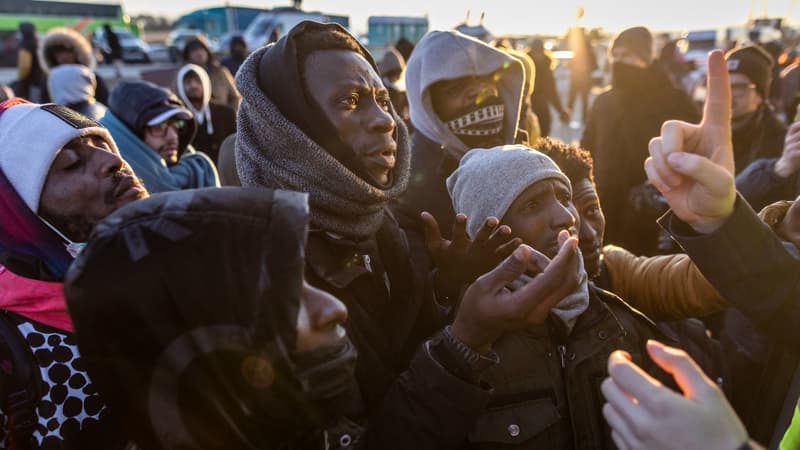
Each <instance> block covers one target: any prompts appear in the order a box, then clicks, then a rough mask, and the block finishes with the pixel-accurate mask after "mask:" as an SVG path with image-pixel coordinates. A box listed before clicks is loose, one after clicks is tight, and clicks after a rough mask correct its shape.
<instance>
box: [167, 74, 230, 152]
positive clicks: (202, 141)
mask: <svg viewBox="0 0 800 450" xmlns="http://www.w3.org/2000/svg"><path fill="white" fill-rule="evenodd" d="M190 72H191V73H194V74H196V75H197V76H198V78H200V84H202V86H203V103H202V105H201V106H200V108H199V109H195V107H194V105H193V104H192V102H191V101H190V100H189V98H188V97H187V96H186V92H185V91H184V87H183V79H184V78H185V77H186V75H187V74H189V73H190ZM175 92H177V93H178V97H179V98H180V99H181V101H183V104H184V105H186V107H187V108H188V109H189V110H190V111H191V112H192V114H193V115H194V118H195V120H196V121H197V134H196V135H195V137H194V141H192V146H193V147H194V148H195V149H196V150H199V151H201V152H203V153H205V154H207V155H208V156H209V157H210V158H211V160H212V161H214V163H216V162H217V159H218V157H219V149H220V145H222V141H223V140H224V139H225V138H226V137H228V136H230V135H231V134H234V133H236V112H235V111H234V110H232V109H231V108H230V107H228V106H226V105H221V104H216V103H211V80H210V79H209V78H208V73H207V72H206V71H205V70H204V69H203V68H202V67H200V66H198V65H196V64H186V65H184V66H183V67H181V68H180V70H179V71H178V75H177V76H176V79H175Z"/></svg>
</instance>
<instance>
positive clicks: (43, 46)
mask: <svg viewBox="0 0 800 450" xmlns="http://www.w3.org/2000/svg"><path fill="white" fill-rule="evenodd" d="M55 46H61V47H66V48H71V49H72V51H73V52H74V53H75V58H76V63H77V64H80V65H82V66H86V67H88V68H89V70H91V71H92V72H94V74H95V79H96V88H95V98H96V99H97V101H99V102H100V103H103V104H108V96H109V90H108V87H107V86H106V83H105V81H104V80H103V79H102V78H100V77H99V76H97V73H96V70H97V60H95V58H94V52H93V51H92V44H91V43H89V41H88V40H87V39H86V38H85V37H83V36H81V34H80V33H78V32H77V31H75V30H73V29H72V28H66V27H58V28H53V29H51V30H50V31H48V32H47V34H45V36H44V38H42V41H41V42H40V45H39V64H40V65H41V67H42V70H43V71H44V73H45V74H46V75H48V76H49V73H50V71H51V70H53V68H54V67H56V66H57V65H58V62H57V61H56V60H55V58H54V55H53V54H52V49H53V47H55ZM45 95H48V94H47V93H45ZM47 100H49V97H47V98H45V99H43V100H42V103H46V102H47Z"/></svg>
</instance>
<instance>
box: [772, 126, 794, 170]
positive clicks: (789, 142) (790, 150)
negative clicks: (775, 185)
mask: <svg viewBox="0 0 800 450" xmlns="http://www.w3.org/2000/svg"><path fill="white" fill-rule="evenodd" d="M774 170H775V174H776V175H778V176H779V177H781V178H789V177H790V176H792V175H793V174H794V173H796V172H797V171H798V170H800V121H796V122H795V123H793V124H792V126H790V127H789V131H788V132H787V133H786V140H785V141H784V143H783V153H782V154H781V157H780V158H778V161H776V162H775V169H774Z"/></svg>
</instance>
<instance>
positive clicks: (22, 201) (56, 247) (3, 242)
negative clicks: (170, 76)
mask: <svg viewBox="0 0 800 450" xmlns="http://www.w3.org/2000/svg"><path fill="white" fill-rule="evenodd" d="M147 195H148V194H147V191H146V190H145V189H144V187H143V186H142V185H141V183H140V182H139V179H138V178H137V177H136V176H135V175H134V173H133V172H132V171H131V169H130V168H129V167H128V165H127V164H126V163H125V161H123V160H122V158H120V156H119V151H118V150H117V146H116V144H115V143H114V140H113V139H112V138H111V135H110V134H109V133H108V131H107V130H106V129H105V128H103V127H102V126H100V125H99V124H98V123H97V122H95V121H93V120H90V119H88V118H86V117H84V116H81V115H80V114H77V113H75V112H74V111H72V110H70V109H69V108H67V107H65V106H62V105H55V104H48V105H38V104H33V103H27V102H25V101H24V100H20V99H11V100H7V101H6V102H3V103H0V361H3V362H4V369H7V370H4V371H2V373H0V386H2V389H0V411H2V412H0V423H2V424H3V430H2V431H1V432H0V447H3V448H118V446H119V444H120V442H119V440H120V435H121V434H120V432H119V430H118V429H117V428H116V426H115V425H113V423H112V421H111V420H110V418H109V416H108V410H107V409H106V408H105V406H104V404H103V401H102V400H101V399H100V398H99V396H98V394H97V391H96V389H95V388H94V387H93V386H92V384H91V382H90V381H89V378H88V376H87V374H86V372H85V371H84V369H83V368H82V366H81V365H80V363H79V362H78V360H79V354H78V349H77V347H76V343H75V340H74V337H73V335H72V321H71V320H70V317H69V314H68V312H67V306H66V302H65V299H64V293H63V278H64V273H65V271H66V269H67V267H68V266H69V264H70V263H71V262H72V260H73V258H74V257H75V256H76V255H77V254H78V252H79V251H80V249H81V248H82V246H83V244H82V243H83V242H85V241H86V240H87V238H88V236H89V233H90V232H91V230H92V228H93V227H94V226H95V224H97V223H98V222H99V221H100V220H102V219H103V218H105V217H106V216H107V215H109V214H110V213H111V212H113V211H114V210H116V209H118V208H120V207H122V206H124V205H126V204H128V203H130V202H132V201H134V200H136V199H140V198H144V197H146V196H147ZM6 362H9V363H10V366H9V365H6ZM9 367H10V369H8V368H9Z"/></svg>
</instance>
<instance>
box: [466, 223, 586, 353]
mask: <svg viewBox="0 0 800 450" xmlns="http://www.w3.org/2000/svg"><path fill="white" fill-rule="evenodd" d="M558 239H559V244H560V246H561V248H560V249H559V251H558V254H557V255H556V256H555V258H553V260H552V261H551V260H550V259H548V258H547V257H546V256H544V255H543V254H541V253H539V252H537V251H536V250H534V249H533V248H531V247H529V246H527V245H520V246H519V247H518V248H517V249H516V250H515V251H514V252H513V254H512V255H511V256H509V257H508V258H506V259H505V260H504V261H503V262H501V263H500V264H499V265H498V266H497V267H495V268H494V269H493V270H492V271H491V272H489V273H487V274H485V275H483V276H481V277H480V278H478V280H477V281H475V283H473V284H472V285H471V286H470V287H469V288H468V289H467V291H466V293H465V294H464V298H463V299H462V300H461V305H460V306H459V308H458V312H457V313H456V318H455V320H454V321H453V328H452V332H453V335H454V336H455V337H457V338H458V339H459V340H461V341H462V342H464V343H465V344H466V345H468V346H470V347H471V348H473V349H475V350H476V351H479V352H481V353H486V352H488V351H489V349H490V348H491V345H492V344H493V343H494V341H495V340H497V339H498V338H499V337H500V336H502V335H504V334H506V333H509V332H512V331H516V330H519V329H522V328H525V327H528V326H530V325H534V324H541V323H543V322H544V320H545V319H546V318H547V315H548V313H549V312H550V310H551V309H552V308H553V307H554V306H555V305H556V304H558V302H560V301H561V300H562V299H563V298H564V297H566V296H567V295H569V294H570V293H571V292H573V291H574V290H575V288H576V287H577V286H578V283H579V282H580V275H579V274H578V253H577V251H576V248H577V245H578V240H577V238H575V237H571V236H570V235H569V232H567V231H566V230H565V231H562V232H561V233H560V234H559V236H558ZM523 274H527V275H529V276H532V277H533V278H532V279H531V280H530V281H529V282H528V283H526V284H525V285H524V286H522V287H520V288H519V289H517V290H515V291H514V292H511V291H510V290H509V289H508V288H507V286H508V285H509V284H511V283H513V282H514V281H515V280H517V279H518V278H519V277H520V276H521V275H523Z"/></svg>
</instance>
